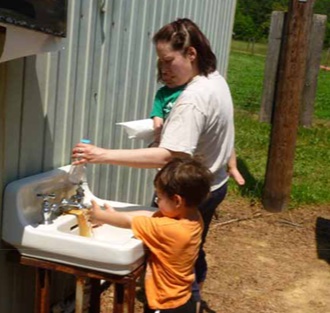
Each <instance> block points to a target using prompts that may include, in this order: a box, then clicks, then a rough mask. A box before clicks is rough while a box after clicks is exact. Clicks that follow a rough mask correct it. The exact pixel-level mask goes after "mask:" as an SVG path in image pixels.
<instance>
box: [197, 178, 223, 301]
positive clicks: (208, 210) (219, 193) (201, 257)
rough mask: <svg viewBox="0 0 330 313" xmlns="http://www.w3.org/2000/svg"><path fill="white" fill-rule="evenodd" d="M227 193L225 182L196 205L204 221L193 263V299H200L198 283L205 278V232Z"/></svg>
mask: <svg viewBox="0 0 330 313" xmlns="http://www.w3.org/2000/svg"><path fill="white" fill-rule="evenodd" d="M226 193H227V183H225V184H224V185H223V186H221V187H220V188H218V189H216V190H214V191H212V192H211V195H210V196H209V197H208V198H207V199H206V200H205V201H204V202H203V203H202V204H201V205H200V206H199V207H198V209H199V212H200V213H201V215H202V217H203V222H204V230H203V233H202V243H201V246H200V249H199V253H198V257H197V260H196V263H195V276H196V278H195V281H194V283H193V286H192V294H193V297H194V300H195V301H197V302H199V301H201V296H200V292H199V286H198V284H199V283H202V282H204V281H205V279H206V273H207V263H206V258H205V251H204V249H203V247H204V243H205V240H206V236H207V233H208V231H209V229H210V224H211V221H212V217H213V215H214V213H215V210H216V208H217V207H218V205H219V204H220V203H221V202H222V200H223V199H224V198H225V196H226Z"/></svg>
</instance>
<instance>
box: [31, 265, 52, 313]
mask: <svg viewBox="0 0 330 313" xmlns="http://www.w3.org/2000/svg"><path fill="white" fill-rule="evenodd" d="M50 278H51V271H50V270H47V269H43V268H36V290H35V298H34V301H35V313H49V312H50V301H49V295H50Z"/></svg>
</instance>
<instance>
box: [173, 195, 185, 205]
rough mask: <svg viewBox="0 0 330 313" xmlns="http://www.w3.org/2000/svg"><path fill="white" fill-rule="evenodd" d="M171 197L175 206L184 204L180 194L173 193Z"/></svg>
mask: <svg viewBox="0 0 330 313" xmlns="http://www.w3.org/2000/svg"><path fill="white" fill-rule="evenodd" d="M173 199H174V202H175V206H176V207H181V206H182V205H184V199H183V198H182V197H181V196H180V195H174V197H173Z"/></svg>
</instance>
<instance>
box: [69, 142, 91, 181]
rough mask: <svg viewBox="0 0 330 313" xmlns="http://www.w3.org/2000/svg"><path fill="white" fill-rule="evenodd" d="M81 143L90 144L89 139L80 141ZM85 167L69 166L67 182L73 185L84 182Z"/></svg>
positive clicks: (82, 165) (80, 165) (83, 165)
mask: <svg viewBox="0 0 330 313" xmlns="http://www.w3.org/2000/svg"><path fill="white" fill-rule="evenodd" d="M80 142H81V143H88V144H89V143H91V141H90V140H89V139H81V140H80ZM86 179H87V178H86V166H85V164H79V165H71V168H70V171H69V181H70V182H71V183H72V184H74V185H79V184H81V183H83V182H86Z"/></svg>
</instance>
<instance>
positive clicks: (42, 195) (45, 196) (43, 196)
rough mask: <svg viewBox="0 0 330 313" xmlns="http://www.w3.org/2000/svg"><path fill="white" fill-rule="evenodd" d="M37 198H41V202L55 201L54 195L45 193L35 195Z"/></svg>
mask: <svg viewBox="0 0 330 313" xmlns="http://www.w3.org/2000/svg"><path fill="white" fill-rule="evenodd" d="M37 197H38V198H42V201H44V202H45V201H48V200H50V199H55V197H56V196H55V194H54V193H49V194H46V193H37Z"/></svg>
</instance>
